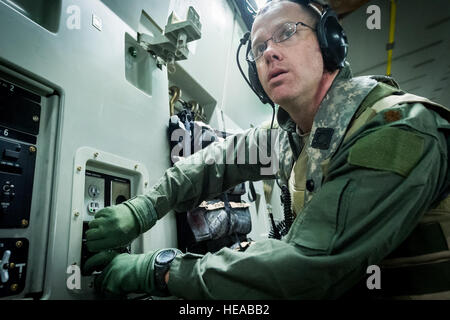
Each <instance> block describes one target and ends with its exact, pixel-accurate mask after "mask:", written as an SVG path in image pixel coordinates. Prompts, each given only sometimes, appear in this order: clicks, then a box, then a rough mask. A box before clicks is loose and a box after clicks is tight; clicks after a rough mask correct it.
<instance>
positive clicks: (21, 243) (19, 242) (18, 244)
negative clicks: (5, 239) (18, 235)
mask: <svg viewBox="0 0 450 320" xmlns="http://www.w3.org/2000/svg"><path fill="white" fill-rule="evenodd" d="M22 221H23V220H22ZM22 246H23V242H22V241H20V240H19V241H16V247H17V248H22Z"/></svg>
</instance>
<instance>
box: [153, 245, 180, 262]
mask: <svg viewBox="0 0 450 320" xmlns="http://www.w3.org/2000/svg"><path fill="white" fill-rule="evenodd" d="M176 255H177V253H176V252H175V250H171V249H167V250H164V251H161V252H160V253H159V254H158V255H157V256H156V262H157V263H159V264H166V263H169V262H171V261H172V260H173V259H174V258H175V256H176Z"/></svg>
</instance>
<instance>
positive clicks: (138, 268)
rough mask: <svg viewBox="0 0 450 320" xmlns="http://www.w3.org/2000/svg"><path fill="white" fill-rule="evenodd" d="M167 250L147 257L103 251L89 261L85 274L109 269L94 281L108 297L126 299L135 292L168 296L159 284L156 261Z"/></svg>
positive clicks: (98, 290)
mask: <svg viewBox="0 0 450 320" xmlns="http://www.w3.org/2000/svg"><path fill="white" fill-rule="evenodd" d="M165 250H166V249H161V250H157V251H151V252H149V253H145V254H128V253H122V254H118V253H117V252H115V251H112V250H109V251H102V252H100V253H98V254H96V255H95V256H93V257H91V258H89V259H88V260H87V261H86V263H85V265H84V271H85V272H86V273H91V272H92V271H94V270H98V269H99V268H100V269H101V268H103V267H105V266H106V268H105V269H104V270H103V271H102V273H101V274H100V275H99V276H97V277H96V279H95V281H94V288H95V290H96V291H97V292H98V293H100V294H101V295H102V296H104V297H105V298H109V299H113V298H123V297H124V296H125V295H126V294H127V293H131V292H134V293H148V294H150V295H153V296H165V295H167V294H165V293H163V292H161V291H159V290H158V288H157V285H156V283H155V258H156V256H157V255H158V254H159V253H160V252H162V251H165ZM174 250H176V249H174ZM176 252H179V251H178V250H176Z"/></svg>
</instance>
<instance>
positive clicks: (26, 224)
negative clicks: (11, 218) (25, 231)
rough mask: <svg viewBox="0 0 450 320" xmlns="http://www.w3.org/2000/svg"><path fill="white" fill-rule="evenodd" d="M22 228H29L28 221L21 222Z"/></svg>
mask: <svg viewBox="0 0 450 320" xmlns="http://www.w3.org/2000/svg"><path fill="white" fill-rule="evenodd" d="M21 224H22V227H24V228H25V227H27V226H28V220H27V219H22V221H21Z"/></svg>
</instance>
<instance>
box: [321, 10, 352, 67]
mask: <svg viewBox="0 0 450 320" xmlns="http://www.w3.org/2000/svg"><path fill="white" fill-rule="evenodd" d="M317 38H318V40H319V45H320V48H321V50H322V56H323V60H324V64H325V68H326V69H327V70H328V71H334V70H336V69H338V68H343V67H344V62H345V58H346V57H347V51H348V41H347V36H346V34H345V32H344V29H343V28H342V26H341V24H340V23H339V20H338V18H337V16H336V14H335V13H334V12H333V11H332V10H330V9H328V10H327V11H326V12H325V13H324V15H323V16H322V18H321V19H320V21H319V23H318V26H317Z"/></svg>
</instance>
